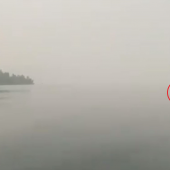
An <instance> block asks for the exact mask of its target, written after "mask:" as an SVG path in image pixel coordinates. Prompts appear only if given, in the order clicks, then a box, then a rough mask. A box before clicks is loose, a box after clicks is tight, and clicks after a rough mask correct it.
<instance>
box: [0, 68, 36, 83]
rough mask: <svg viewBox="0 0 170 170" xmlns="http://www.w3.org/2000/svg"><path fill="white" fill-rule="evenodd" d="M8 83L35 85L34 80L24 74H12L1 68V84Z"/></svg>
mask: <svg viewBox="0 0 170 170" xmlns="http://www.w3.org/2000/svg"><path fill="white" fill-rule="evenodd" d="M2 85H3V86H5V85H6V86H7V85H34V80H33V79H31V78H30V77H28V76H27V77H25V76H24V75H15V74H12V75H10V74H9V73H8V72H3V71H1V70H0V86H2Z"/></svg>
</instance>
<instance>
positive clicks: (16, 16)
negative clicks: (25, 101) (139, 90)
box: [0, 0, 170, 84]
mask: <svg viewBox="0 0 170 170" xmlns="http://www.w3.org/2000/svg"><path fill="white" fill-rule="evenodd" d="M0 68H2V69H3V70H5V71H9V72H10V73H16V74H25V75H30V76H31V77H33V78H34V79H35V81H36V82H37V83H82V84H86V83H92V84H96V83H97V84H98V83H100V84H101V83H106V84H109V83H115V82H139V83H140V82H152V83H153V82H154V83H157V82H163V83H165V84H166V83H169V84H170V1H169V0H0Z"/></svg>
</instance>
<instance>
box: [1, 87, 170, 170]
mask: <svg viewBox="0 0 170 170" xmlns="http://www.w3.org/2000/svg"><path fill="white" fill-rule="evenodd" d="M168 169H170V102H169V100H168V99H167V96H166V87H159V88H154V89H153V88H151V87H150V86H147V85H145V86H142V85H141V86H134V87H131V86H128V87H126V88H125V87H120V86H116V87H114V86H113V87H102V86H101V87H94V86H93V87H90V86H87V87H86V86H84V87H82V86H81V87H80V86H61V85H60V86H59V85H58V86H1V87H0V170H168Z"/></svg>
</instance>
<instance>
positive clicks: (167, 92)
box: [167, 85, 170, 100]
mask: <svg viewBox="0 0 170 170" xmlns="http://www.w3.org/2000/svg"><path fill="white" fill-rule="evenodd" d="M169 88H170V85H169V86H168V89H167V96H168V99H169V100H170V97H169V94H168V93H169Z"/></svg>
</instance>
